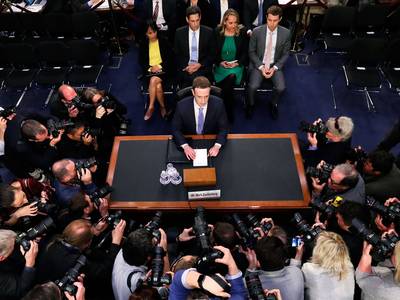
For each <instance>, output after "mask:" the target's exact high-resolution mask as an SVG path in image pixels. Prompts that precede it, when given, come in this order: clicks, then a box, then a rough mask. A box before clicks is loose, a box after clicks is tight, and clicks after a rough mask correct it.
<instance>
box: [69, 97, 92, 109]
mask: <svg viewBox="0 0 400 300" xmlns="http://www.w3.org/2000/svg"><path fill="white" fill-rule="evenodd" d="M67 106H68V107H72V106H75V107H76V108H77V109H83V110H85V109H92V108H94V105H93V104H90V103H86V102H84V101H82V98H81V97H80V96H78V95H77V96H75V97H74V98H73V99H72V100H71V101H70V102H69V103H68V105H67Z"/></svg>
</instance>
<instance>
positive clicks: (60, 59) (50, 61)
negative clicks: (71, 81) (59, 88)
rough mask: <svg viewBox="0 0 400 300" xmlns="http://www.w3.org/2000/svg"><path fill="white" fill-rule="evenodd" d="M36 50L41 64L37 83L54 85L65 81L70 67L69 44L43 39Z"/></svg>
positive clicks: (36, 79)
mask: <svg viewBox="0 0 400 300" xmlns="http://www.w3.org/2000/svg"><path fill="white" fill-rule="evenodd" d="M36 51H37V54H38V58H39V61H40V65H41V68H40V71H39V73H38V74H37V76H36V78H35V82H36V84H38V85H44V86H49V87H54V86H56V85H60V84H61V83H63V82H64V81H65V80H66V76H67V73H68V70H69V68H70V66H69V60H70V49H69V48H68V47H67V45H65V43H64V42H62V41H43V42H40V43H39V44H38V45H37V47H36Z"/></svg>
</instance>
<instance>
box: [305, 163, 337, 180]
mask: <svg viewBox="0 0 400 300" xmlns="http://www.w3.org/2000/svg"><path fill="white" fill-rule="evenodd" d="M334 168H335V166H334V165H331V164H327V163H324V164H322V165H321V168H317V167H308V168H307V170H306V175H308V176H310V177H314V178H318V179H319V182H320V183H324V182H327V181H328V179H329V178H330V177H331V173H332V171H333V169H334Z"/></svg>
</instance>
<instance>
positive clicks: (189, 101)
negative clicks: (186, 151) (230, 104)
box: [172, 95, 228, 146]
mask: <svg viewBox="0 0 400 300" xmlns="http://www.w3.org/2000/svg"><path fill="white" fill-rule="evenodd" d="M193 101H194V99H193V97H187V98H184V99H183V100H181V101H179V102H178V104H177V106H176V111H175V115H174V119H173V121H172V135H173V136H174V139H175V142H176V144H177V145H178V146H180V145H183V144H185V143H186V139H185V137H184V135H185V134H196V120H195V114H194V106H193ZM203 134H217V139H216V142H217V143H220V144H221V145H224V144H225V143H226V135H227V134H228V119H227V117H226V112H225V106H224V103H223V102H222V100H221V99H220V98H217V97H215V96H212V95H210V98H209V101H208V106H207V113H206V119H205V120H204V127H203Z"/></svg>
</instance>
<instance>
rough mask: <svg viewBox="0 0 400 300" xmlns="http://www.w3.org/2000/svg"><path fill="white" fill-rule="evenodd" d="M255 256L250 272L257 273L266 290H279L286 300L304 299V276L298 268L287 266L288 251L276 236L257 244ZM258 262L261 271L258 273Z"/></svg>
mask: <svg viewBox="0 0 400 300" xmlns="http://www.w3.org/2000/svg"><path fill="white" fill-rule="evenodd" d="M255 254H256V256H255V257H254V254H253V255H252V256H249V257H248V259H249V269H248V271H249V272H257V273H258V274H259V277H260V281H261V284H262V287H263V288H264V289H276V288H277V289H279V290H280V291H281V294H282V298H283V299H285V300H303V299H304V280H303V274H302V273H301V271H300V269H299V268H297V267H296V266H293V265H289V266H286V260H287V259H288V250H287V247H286V245H285V244H284V243H283V242H282V241H281V240H280V239H279V238H277V237H275V236H266V237H263V238H262V239H261V240H259V241H258V242H257V245H256V249H255ZM257 261H258V263H259V265H260V268H261V270H260V271H257V270H256V268H257Z"/></svg>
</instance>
